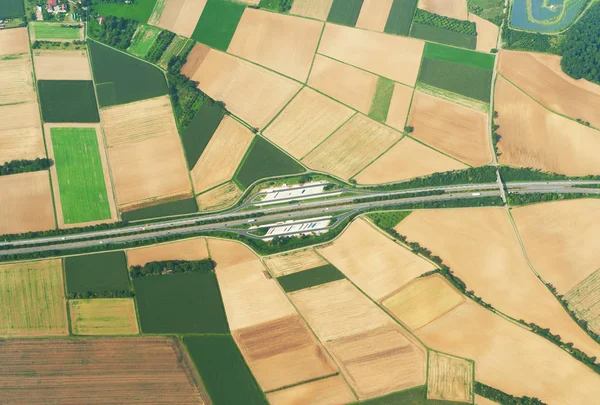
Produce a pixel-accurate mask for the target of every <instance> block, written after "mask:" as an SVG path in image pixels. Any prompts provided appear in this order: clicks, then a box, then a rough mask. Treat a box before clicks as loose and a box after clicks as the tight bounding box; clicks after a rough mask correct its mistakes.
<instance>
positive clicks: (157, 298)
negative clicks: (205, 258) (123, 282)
mask: <svg viewBox="0 0 600 405" xmlns="http://www.w3.org/2000/svg"><path fill="white" fill-rule="evenodd" d="M133 286H134V289H135V299H136V301H137V308H138V314H139V318H140V325H141V327H142V332H144V333H177V334H179V333H227V332H229V327H228V325H227V318H226V316H225V308H224V306H223V301H222V299H221V292H220V291H219V285H218V284H217V278H216V276H215V273H214V272H212V271H202V272H189V273H177V274H169V275H159V276H155V275H151V276H145V277H135V278H134V279H133Z"/></svg>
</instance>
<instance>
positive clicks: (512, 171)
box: [499, 166, 600, 181]
mask: <svg viewBox="0 0 600 405" xmlns="http://www.w3.org/2000/svg"><path fill="white" fill-rule="evenodd" d="M499 170H500V176H501V177H502V180H504V181H552V180H600V176H593V175H589V176H580V177H569V176H565V175H564V174H558V173H549V172H543V171H541V170H538V169H531V168H517V167H509V166H500V168H499Z"/></svg>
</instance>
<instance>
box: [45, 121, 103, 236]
mask: <svg viewBox="0 0 600 405" xmlns="http://www.w3.org/2000/svg"><path fill="white" fill-rule="evenodd" d="M50 135H51V138H52V149H54V163H55V164H56V173H57V176H58V189H59V192H60V205H61V206H62V212H63V218H64V221H65V224H76V223H79V222H89V221H98V220H102V219H110V205H109V203H108V197H107V194H106V183H105V182H104V172H103V170H102V161H101V160H100V151H99V150H98V137H97V136H96V130H95V129H94V128H52V129H51V130H50Z"/></svg>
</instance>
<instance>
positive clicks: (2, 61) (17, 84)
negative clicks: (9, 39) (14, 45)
mask: <svg viewBox="0 0 600 405" xmlns="http://www.w3.org/2000/svg"><path fill="white" fill-rule="evenodd" d="M0 70H1V71H2V76H0V88H2V93H1V94H0V106H2V105H4V104H15V103H24V102H34V103H35V104H36V105H37V97H36V94H35V90H34V88H33V75H32V68H31V58H30V56H29V54H27V53H24V54H15V55H8V56H0ZM38 121H39V119H38Z"/></svg>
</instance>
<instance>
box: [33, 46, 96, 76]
mask: <svg viewBox="0 0 600 405" xmlns="http://www.w3.org/2000/svg"><path fill="white" fill-rule="evenodd" d="M33 58H34V63H35V76H36V78H37V79H38V80H92V72H91V71H90V64H89V62H88V57H87V52H86V51H34V53H33Z"/></svg>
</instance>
